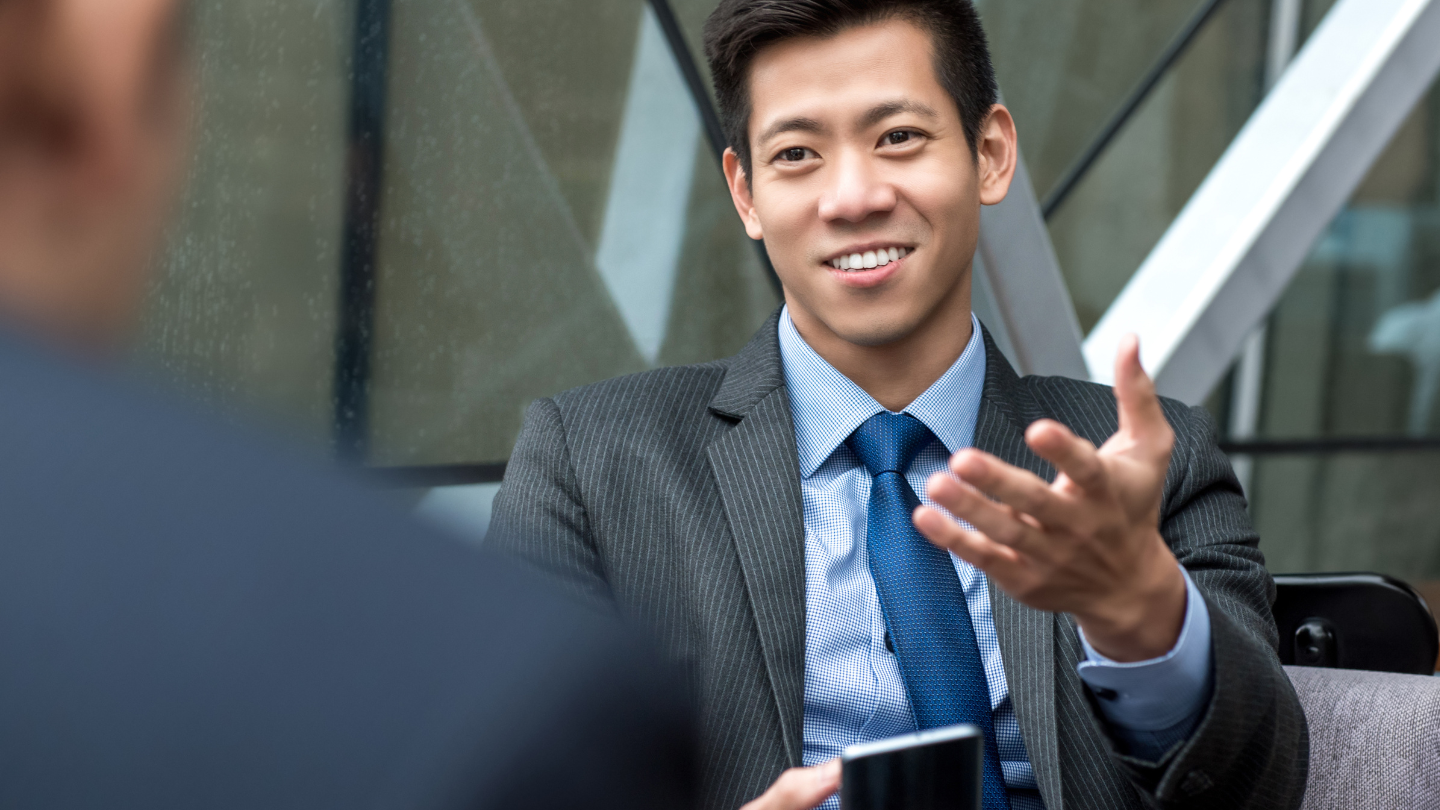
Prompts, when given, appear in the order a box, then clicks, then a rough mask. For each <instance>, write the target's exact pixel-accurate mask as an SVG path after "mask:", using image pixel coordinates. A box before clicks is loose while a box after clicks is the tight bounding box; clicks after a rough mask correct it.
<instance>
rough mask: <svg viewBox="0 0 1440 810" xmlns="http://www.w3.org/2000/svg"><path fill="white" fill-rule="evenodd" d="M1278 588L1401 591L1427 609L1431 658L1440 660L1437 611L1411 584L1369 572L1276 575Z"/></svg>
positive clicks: (1426, 620)
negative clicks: (1347, 587)
mask: <svg viewBox="0 0 1440 810" xmlns="http://www.w3.org/2000/svg"><path fill="white" fill-rule="evenodd" d="M1272 578H1273V579H1274V580H1275V585H1276V587H1279V586H1281V585H1378V586H1380V587H1382V588H1389V589H1391V590H1395V591H1399V592H1401V593H1403V594H1405V595H1406V596H1409V597H1410V598H1411V599H1414V600H1415V601H1416V602H1418V603H1420V607H1422V608H1424V609H1425V622H1426V624H1428V625H1429V626H1430V657H1431V658H1440V625H1437V624H1436V622H1435V611H1434V610H1432V609H1431V608H1430V604H1429V603H1428V602H1426V601H1425V597H1423V596H1421V595H1420V592H1419V591H1417V590H1415V589H1414V588H1412V587H1410V583H1408V582H1406V581H1404V580H1402V579H1396V578H1394V577H1391V576H1386V575H1385V574H1376V573H1373V572H1369V571H1338V572H1334V573H1323V574H1275V575H1274V576H1273V577H1272Z"/></svg>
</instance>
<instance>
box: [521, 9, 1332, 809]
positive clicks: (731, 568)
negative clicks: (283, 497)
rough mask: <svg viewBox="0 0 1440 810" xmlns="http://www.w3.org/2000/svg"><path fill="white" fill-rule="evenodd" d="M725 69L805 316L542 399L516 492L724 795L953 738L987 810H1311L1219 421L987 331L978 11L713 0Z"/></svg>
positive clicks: (751, 199) (720, 79)
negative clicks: (946, 731) (1046, 368)
mask: <svg viewBox="0 0 1440 810" xmlns="http://www.w3.org/2000/svg"><path fill="white" fill-rule="evenodd" d="M706 49H707V56H708V57H709V60H710V64H711V68H712V74H713V75H714V78H715V84H716V93H717V96H718V99H719V102H720V109H721V116H722V120H723V121H724V123H725V125H726V129H727V135H728V137H729V140H730V143H731V144H732V148H731V149H729V150H727V152H726V153H725V173H726V176H727V179H728V181H729V186H730V191H731V195H732V197H733V199H734V202H735V207H736V209H737V211H738V212H739V214H740V217H741V219H742V220H743V221H744V223H745V227H746V229H747V231H748V232H749V234H750V236H751V237H752V238H755V239H761V238H763V239H764V240H765V244H766V247H767V249H768V250H769V253H770V256H771V258H772V260H773V262H774V265H775V269H776V272H777V273H778V274H779V276H780V280H781V282H782V284H783V286H784V298H785V306H784V307H783V308H782V309H781V310H780V311H779V312H777V313H776V314H775V316H774V317H772V318H771V319H770V321H769V322H768V323H766V324H765V326H764V327H762V328H761V330H760V331H759V332H758V333H757V334H756V335H755V337H754V338H753V339H752V340H751V342H750V344H749V345H748V346H747V347H746V348H745V349H744V350H743V351H742V352H741V353H740V354H738V355H736V356H735V357H733V358H730V359H728V360H723V361H720V362H716V363H709V364H704V365H699V366H691V367H685V368H672V369H664V370H659V371H654V372H650V373H647V374H641V375H637V376H631V377H625V378H621V379H618V380H612V381H610V382H606V383H601V384H599V385H595V386H590V387H588V388H583V389H579V390H576V391H570V392H566V393H564V394H561V395H559V396H557V397H554V398H552V399H545V400H541V401H539V402H537V403H536V404H535V405H534V406H533V407H532V408H531V410H530V412H529V414H528V416H527V419H526V424H525V428H524V430H523V432H522V434H521V436H520V440H519V442H518V444H517V446H516V449H515V453H514V456H513V457H512V461H511V464H510V467H509V469H508V471H507V474H506V479H505V484H504V486H503V488H502V490H501V492H500V495H499V497H498V499H497V502H496V507H495V509H496V511H495V520H496V525H497V527H498V528H499V529H501V530H503V532H504V536H505V537H507V538H508V539H507V540H505V541H503V543H504V545H505V546H506V547H507V548H508V549H509V550H510V551H512V552H514V553H517V554H520V555H522V556H525V557H527V558H529V559H531V560H533V561H535V562H537V563H538V564H540V565H542V566H544V567H546V568H548V569H550V570H552V571H554V572H556V573H557V574H559V575H560V576H562V577H563V578H565V579H567V580H569V581H570V582H571V583H572V584H573V585H575V586H576V587H577V588H578V589H579V590H581V591H582V592H584V593H586V594H588V595H590V596H591V597H592V598H595V599H597V600H599V601H602V602H606V603H610V604H613V605H615V606H616V607H617V608H618V609H619V610H620V611H622V612H624V613H626V614H629V615H633V616H636V617H639V618H641V619H642V620H644V621H645V622H647V623H648V624H650V625H651V626H652V627H654V628H655V630H656V631H657V633H658V634H659V636H660V638H661V639H662V641H663V643H664V645H665V647H666V649H667V650H668V651H669V653H670V655H671V656H672V657H673V658H674V659H675V660H677V661H679V662H680V663H682V664H683V665H684V666H685V667H686V668H687V670H688V671H689V673H690V675H691V677H692V679H693V683H694V688H695V689H696V691H697V694H698V695H699V698H700V701H701V705H702V707H703V723H704V737H705V744H706V751H705V773H704V778H705V801H706V806H708V807H711V808H727V810H733V808H735V807H737V806H739V805H741V804H742V803H745V802H752V804H751V805H750V807H752V808H754V809H755V810H761V809H762V808H777V809H778V808H812V807H816V806H820V805H822V804H823V805H824V806H826V807H835V806H837V804H838V801H837V799H836V798H835V797H834V792H835V789H836V787H837V785H838V781H839V769H838V767H837V765H836V763H835V761H834V760H835V757H836V756H837V755H838V754H839V753H840V751H841V750H842V749H843V748H844V747H845V746H846V745H849V744H852V743H856V742H863V741H867V740H873V739H878V738H883V737H886V736H891V735H895V734H900V733H904V732H907V731H911V730H914V729H916V728H930V727H936V726H943V725H948V724H951V723H958V722H969V723H974V724H976V725H978V726H980V727H981V728H982V729H983V730H984V731H985V734H986V738H987V745H986V753H985V757H984V774H983V776H984V779H983V781H984V796H985V800H984V806H985V808H986V810H998V809H999V808H1006V807H1013V808H1039V807H1046V808H1050V810H1059V808H1061V807H1064V808H1066V809H1067V810H1074V809H1076V808H1127V807H1136V808H1138V807H1145V806H1152V805H1157V804H1158V805H1161V806H1167V807H1214V806H1225V807H1227V808H1245V807H1255V808H1260V807H1265V808H1271V807H1294V806H1297V805H1298V804H1299V801H1300V798H1301V793H1302V789H1303V785H1304V780H1305V770H1306V761H1307V748H1306V741H1305V740H1306V738H1305V723H1304V717H1303V715H1302V713H1301V709H1300V705H1299V703H1298V702H1297V700H1296V697H1295V694H1294V692H1293V690H1292V688H1291V687H1290V684H1289V681H1288V680H1287V678H1286V677H1285V675H1284V673H1283V671H1282V670H1281V667H1280V663H1279V660H1278V659H1277V656H1276V653H1275V644H1276V639H1275V629H1274V625H1273V621H1272V619H1271V616H1270V600H1271V599H1272V598H1273V594H1274V588H1273V584H1272V582H1271V580H1270V578H1269V576H1268V575H1267V573H1266V572H1265V569H1264V567H1263V560H1262V557H1261V555H1260V553H1259V551H1258V549H1257V543H1258V539H1257V537H1256V536H1255V534H1254V532H1253V530H1252V529H1251V527H1250V525H1249V522H1248V520H1247V518H1246V514H1245V504H1244V500H1243V497H1242V495H1241V493H1240V490H1239V487H1238V485H1237V483H1236V480H1235V477H1234V475H1233V474H1232V472H1231V470H1230V466H1229V464H1228V462H1227V461H1226V459H1225V457H1224V456H1223V455H1222V454H1221V452H1220V451H1219V449H1218V448H1217V446H1216V443H1215V434H1214V429H1213V426H1212V424H1211V422H1210V420H1209V418H1208V417H1207V416H1206V415H1205V414H1204V412H1203V411H1201V410H1199V409H1191V408H1187V407H1185V406H1183V405H1181V404H1179V403H1176V402H1172V401H1162V400H1160V399H1157V397H1156V396H1155V393H1154V389H1153V386H1152V385H1151V383H1150V381H1149V379H1148V378H1147V377H1146V376H1145V373H1144V372H1143V370H1141V368H1140V364H1139V358H1138V348H1137V346H1136V345H1135V343H1134V341H1133V340H1132V341H1131V342H1130V343H1129V344H1128V345H1127V346H1126V347H1125V348H1124V349H1123V350H1122V351H1121V352H1120V355H1119V357H1118V358H1117V361H1116V379H1117V381H1118V382H1117V385H1116V387H1115V389H1114V390H1113V391H1112V390H1110V389H1108V388H1105V387H1102V386H1098V385H1092V384H1089V383H1084V382H1077V381H1074V380H1068V379H1062V378H1038V377H1026V378H1020V377H1017V376H1016V374H1015V372H1014V371H1013V370H1012V369H1011V367H1010V365H1009V363H1007V362H1006V360H1005V358H1004V356H1003V355H1001V354H1000V352H998V351H997V350H996V348H995V344H994V342H993V341H992V340H991V339H990V337H989V335H988V334H986V332H985V330H984V328H983V327H982V326H981V325H980V323H979V321H978V320H977V319H976V318H975V317H974V316H973V315H972V314H971V311H970V289H971V262H972V258H973V256H974V253H975V245H976V240H977V236H978V231H979V212H980V207H981V206H982V205H993V204H995V203H998V202H1000V201H1001V200H1002V199H1003V198H1004V197H1005V195H1006V193H1007V191H1008V188H1009V184H1010V182H1011V178H1012V177H1013V174H1014V169H1015V163H1016V155H1017V151H1016V136H1015V125H1014V122H1013V121H1012V119H1011V117H1010V114H1009V112H1008V111H1007V110H1006V109H1005V108H1004V107H1003V106H1001V105H1000V104H998V103H996V87H995V80H994V76H993V73H992V70H991V67H990V60H989V56H988V52H987V50H986V44H985V38H984V34H983V32H982V30H981V28H980V23H979V20H978V18H977V16H976V14H975V12H974V10H973V8H972V7H971V6H970V4H969V3H968V2H963V0H790V1H789V2H776V1H775V0H722V2H721V3H720V5H719V7H718V8H717V9H716V10H715V12H714V14H713V15H712V16H711V18H710V20H709V22H708V24H707V28H706ZM937 507H938V508H937ZM927 540H928V541H927ZM947 552H950V553H947ZM757 797H758V798H757Z"/></svg>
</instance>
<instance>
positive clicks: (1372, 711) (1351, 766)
mask: <svg viewBox="0 0 1440 810" xmlns="http://www.w3.org/2000/svg"><path fill="white" fill-rule="evenodd" d="M1285 673H1286V674H1287V675H1289V676H1290V681H1291V683H1293V684H1294V686H1295V694H1296V695H1298V696H1299V698H1300V705H1301V706H1303V707H1304V708H1305V720H1306V723H1307V725H1308V726H1309V729H1310V773H1309V776H1308V777H1307V778H1306V785H1305V801H1304V803H1303V804H1302V805H1301V810H1351V808H1356V807H1364V808H1367V810H1402V808H1403V810H1413V809H1414V808H1421V809H1422V810H1440V678H1436V677H1433V676H1418V675H1397V674H1393V673H1389V672H1357V671H1350V670H1343V669H1317V668H1313V667H1286V668H1285Z"/></svg>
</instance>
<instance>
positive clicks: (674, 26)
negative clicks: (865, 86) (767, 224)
mask: <svg viewBox="0 0 1440 810" xmlns="http://www.w3.org/2000/svg"><path fill="white" fill-rule="evenodd" d="M649 2H650V8H651V10H653V11H654V12H655V19H656V20H657V21H658V22H659V23H660V30H662V31H664V32H665V41H666V42H668V43H669V44H670V53H671V54H672V55H673V56H674V57H675V64H676V65H677V66H679V68H680V74H681V75H682V76H684V77H685V86H686V87H689V88H690V97H691V99H693V100H694V102H695V109H696V111H697V112H699V114H700V121H701V123H703V124H704V126H705V136H706V138H707V139H708V140H709V141H710V151H711V152H712V153H714V155H715V162H716V163H718V164H720V165H722V166H723V165H724V159H725V158H724V156H725V149H726V147H727V146H729V142H728V140H727V139H726V138H725V129H724V127H722V126H721V125H720V114H719V113H718V112H717V111H716V110H715V102H714V101H713V100H712V99H711V98H710V91H709V90H707V89H706V87H705V79H704V78H702V77H701V76H700V67H699V65H698V63H696V61H695V55H694V54H693V53H691V52H690V43H688V42H686V41H685V32H684V31H683V30H682V29H681V28H680V21H679V19H678V18H676V16H675V10H674V9H672V8H671V7H670V2H669V0H649ZM755 253H756V255H757V256H759V258H760V266H761V267H762V268H763V269H764V270H765V275H766V276H767V277H768V278H769V279H770V285H771V286H772V287H774V288H775V294H776V295H778V296H780V297H781V298H782V299H783V298H784V297H785V289H784V288H783V287H782V286H781V285H780V277H779V276H778V275H776V274H775V266H774V265H772V264H771V263H770V254H769V253H768V252H766V250H765V243H764V242H763V241H756V242H755Z"/></svg>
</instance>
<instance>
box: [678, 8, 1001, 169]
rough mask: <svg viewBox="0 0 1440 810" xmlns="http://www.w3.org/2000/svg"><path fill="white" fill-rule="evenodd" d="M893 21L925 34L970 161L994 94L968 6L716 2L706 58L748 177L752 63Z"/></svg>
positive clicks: (985, 51) (986, 51)
mask: <svg viewBox="0 0 1440 810" xmlns="http://www.w3.org/2000/svg"><path fill="white" fill-rule="evenodd" d="M890 19H903V20H908V21H910V22H912V23H914V24H915V25H916V26H918V27H919V28H920V29H922V30H924V31H925V32H927V33H929V34H930V37H931V40H932V42H933V43H934V46H935V75H936V77H937V78H938V79H939V80H940V86H942V87H944V88H945V91H946V92H948V93H949V94H950V97H951V98H952V99H954V100H955V106H956V107H958V108H959V110H960V122H961V124H962V125H963V126H964V129H965V141H966V142H967V143H968V144H969V145H970V151H971V153H972V154H973V153H974V152H975V150H976V144H977V142H978V141H979V138H980V126H981V125H982V124H984V123H985V119H986V117H987V116H989V114H990V108H991V107H993V106H994V105H995V101H996V98H997V95H998V91H997V89H996V85H995V69H994V67H992V66H991V64H990V47H989V45H987V44H986V42H985V31H984V29H983V28H981V26H980V16H979V15H978V14H976V13H975V7H974V6H973V5H971V3H970V0H720V5H719V6H717V7H716V8H715V11H714V12H712V13H711V14H710V18H709V19H708V20H706V22H705V56H706V58H707V59H709V61H710V73H711V76H712V77H713V78H714V80H715V95H716V98H717V99H718V100H719V102H720V123H721V125H722V126H723V127H724V129H725V137H726V138H727V139H728V140H729V141H730V146H731V148H733V149H734V150H735V153H736V154H737V155H738V156H739V158H740V165H741V166H742V167H743V168H744V170H745V176H746V177H749V176H750V158H751V156H750V138H749V125H750V82H749V73H750V63H751V62H752V61H754V59H755V54H756V53H758V52H759V51H760V49H761V48H763V47H765V46H766V45H769V44H771V43H774V42H778V41H780V40H785V39H792V38H795V37H806V36H814V37H828V36H832V35H834V34H838V33H840V32H841V31H844V30H846V29H849V28H854V27H856V26H860V25H868V24H871V23H877V22H882V21H885V20H890Z"/></svg>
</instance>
